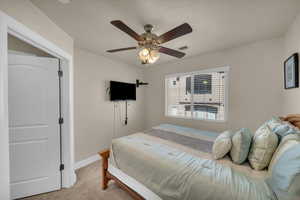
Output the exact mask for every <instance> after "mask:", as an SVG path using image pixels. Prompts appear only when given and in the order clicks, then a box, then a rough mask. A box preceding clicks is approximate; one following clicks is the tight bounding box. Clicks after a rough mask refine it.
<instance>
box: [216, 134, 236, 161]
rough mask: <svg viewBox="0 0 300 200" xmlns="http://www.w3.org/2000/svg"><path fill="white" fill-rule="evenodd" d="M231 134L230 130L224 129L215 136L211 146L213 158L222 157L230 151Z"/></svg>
mask: <svg viewBox="0 0 300 200" xmlns="http://www.w3.org/2000/svg"><path fill="white" fill-rule="evenodd" d="M232 135H233V134H232V132H231V131H225V132H223V133H221V134H220V135H219V136H218V137H217V138H216V140H215V141H214V145H213V148H212V153H213V157H214V159H220V158H223V157H224V156H225V155H226V154H227V153H228V152H229V151H230V149H231V146H232V144H231V137H232Z"/></svg>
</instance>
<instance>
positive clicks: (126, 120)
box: [125, 101, 128, 125]
mask: <svg viewBox="0 0 300 200" xmlns="http://www.w3.org/2000/svg"><path fill="white" fill-rule="evenodd" d="M127 104H128V102H127V101H125V125H127V123H128V115H127V106H128V105H127Z"/></svg>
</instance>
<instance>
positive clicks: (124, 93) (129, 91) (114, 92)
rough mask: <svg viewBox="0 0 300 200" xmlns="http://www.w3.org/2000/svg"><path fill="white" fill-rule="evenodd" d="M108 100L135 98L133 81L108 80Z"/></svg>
mask: <svg viewBox="0 0 300 200" xmlns="http://www.w3.org/2000/svg"><path fill="white" fill-rule="evenodd" d="M110 100H111V101H121V100H136V85H135V84H133V83H123V82H117V81H110Z"/></svg>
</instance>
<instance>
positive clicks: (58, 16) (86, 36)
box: [31, 0, 300, 66]
mask: <svg viewBox="0 0 300 200" xmlns="http://www.w3.org/2000/svg"><path fill="white" fill-rule="evenodd" d="M31 1H32V2H33V3H34V4H35V5H36V6H37V7H39V8H40V9H41V10H42V11H43V12H45V13H46V15H48V16H49V17H50V18H51V19H52V20H53V21H54V22H55V23H56V24H57V25H58V26H60V27H61V28H62V29H63V30H64V31H66V32H67V33H68V34H69V35H70V36H72V37H73V38H74V39H75V45H76V46H79V47H81V48H84V49H87V50H89V51H91V52H94V53H96V54H100V55H104V56H107V57H110V58H112V59H117V60H119V61H122V62H125V63H128V64H131V65H138V66H141V64H140V63H139V61H138V59H137V51H136V50H133V51H125V52H119V53H114V54H110V53H106V52H105V51H106V50H108V49H114V48H122V47H130V46H136V42H135V40H133V39H132V38H131V37H129V36H128V35H126V34H125V33H123V32H121V31H120V30H118V29H116V28H115V27H113V26H112V25H111V24H110V21H111V20H117V19H119V20H122V21H123V22H125V23H126V24H127V25H128V26H129V27H131V28H132V29H133V30H135V31H136V32H137V33H143V25H144V24H147V23H150V24H152V25H154V31H153V32H154V33H156V34H158V35H160V34H162V33H164V32H166V31H168V30H170V29H172V28H174V27H176V26H178V25H180V24H182V23H184V22H187V23H189V24H190V25H191V26H192V28H193V32H192V33H191V34H188V35H186V36H183V37H181V38H177V39H175V40H172V41H170V42H168V43H166V44H164V46H166V47H169V48H174V49H178V48H179V47H181V46H184V45H187V46H188V47H189V49H188V50H186V51H185V52H186V53H187V55H186V57H185V58H187V57H190V56H195V55H199V54H203V53H206V52H211V51H216V50H221V49H225V48H230V47H234V46H239V45H242V44H245V43H249V42H254V41H257V40H262V39H267V38H271V37H278V36H281V35H282V34H284V33H285V31H286V30H287V28H288V26H289V25H290V24H291V23H292V21H293V19H294V18H295V16H296V15H297V13H299V11H300V1H299V0H226V1H225V0H147V1H146V0H71V2H70V3H68V4H62V3H59V1H58V0H31ZM49 31H51V30H49ZM176 59H177V58H173V57H170V56H167V55H162V56H161V59H159V61H158V62H157V63H158V64H162V63H165V62H168V61H175V60H176ZM183 59H184V58H183Z"/></svg>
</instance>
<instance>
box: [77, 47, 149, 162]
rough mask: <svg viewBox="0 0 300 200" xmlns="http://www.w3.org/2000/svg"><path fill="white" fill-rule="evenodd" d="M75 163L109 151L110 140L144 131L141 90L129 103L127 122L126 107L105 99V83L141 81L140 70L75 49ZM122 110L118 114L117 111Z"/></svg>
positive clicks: (141, 73)
mask: <svg viewBox="0 0 300 200" xmlns="http://www.w3.org/2000/svg"><path fill="white" fill-rule="evenodd" d="M74 59H75V72H74V73H75V77H74V80H75V83H74V84H75V85H74V87H75V160H76V161H80V160H82V159H86V158H88V157H89V156H92V155H95V154H96V153H97V152H98V151H100V150H102V149H104V148H108V147H109V145H110V144H111V139H112V137H120V136H123V135H127V134H131V133H134V132H137V131H141V130H144V122H145V118H144V90H145V89H144V87H140V88H137V101H135V102H130V103H129V104H130V105H129V108H128V117H129V122H128V125H127V126H124V125H122V123H123V121H124V118H125V104H124V102H121V103H119V104H116V105H117V106H118V107H116V108H115V109H114V103H112V102H110V101H109V99H108V94H107V93H106V89H107V87H109V84H108V81H110V80H116V81H124V82H132V83H134V82H135V80H136V79H140V80H143V70H142V69H139V68H137V67H131V66H128V65H126V64H123V63H119V62H116V61H112V60H110V59H107V58H104V57H102V56H98V55H95V54H93V53H90V52H87V51H85V50H81V49H78V48H75V51H74ZM119 109H121V114H120V110H119Z"/></svg>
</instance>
